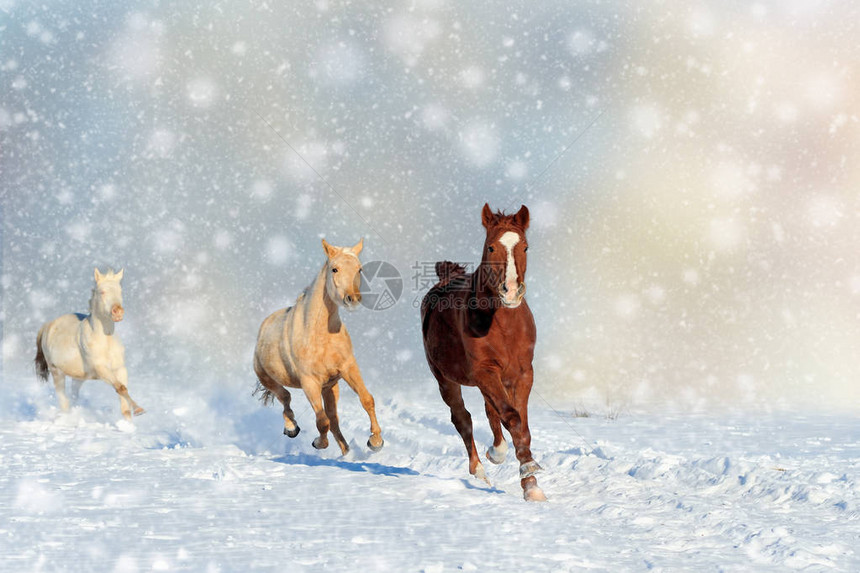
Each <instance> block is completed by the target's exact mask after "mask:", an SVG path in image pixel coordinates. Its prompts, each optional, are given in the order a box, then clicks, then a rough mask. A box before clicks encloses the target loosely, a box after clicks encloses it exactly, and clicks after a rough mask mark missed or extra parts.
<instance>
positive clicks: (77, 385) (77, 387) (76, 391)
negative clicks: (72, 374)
mask: <svg viewBox="0 0 860 573" xmlns="http://www.w3.org/2000/svg"><path fill="white" fill-rule="evenodd" d="M83 383H84V381H83V380H81V379H80V378H72V390H71V392H69V394H70V396H69V398H70V399H71V402H72V404H77V403H78V398H80V396H81V385H82V384H83Z"/></svg>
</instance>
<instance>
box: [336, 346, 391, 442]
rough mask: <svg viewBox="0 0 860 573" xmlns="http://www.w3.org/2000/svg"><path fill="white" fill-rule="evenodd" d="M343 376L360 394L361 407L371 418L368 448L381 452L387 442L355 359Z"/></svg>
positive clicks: (347, 366) (345, 369) (351, 361)
mask: <svg viewBox="0 0 860 573" xmlns="http://www.w3.org/2000/svg"><path fill="white" fill-rule="evenodd" d="M341 376H342V377H343V379H344V380H346V383H347V384H349V387H350V388H352V389H353V391H355V393H356V394H358V399H359V400H361V407H362V408H364V411H365V412H367V415H368V417H369V418H370V438H369V439H368V440H367V447H368V448H370V449H371V450H373V451H374V452H376V451H379V450H380V449H381V448H382V446H383V445H384V444H385V441H384V440H383V439H382V429H381V428H380V427H379V422H377V421H376V403H375V402H374V400H373V396H372V395H371V394H370V392H368V391H367V387H366V386H365V385H364V380H362V378H361V371H360V370H359V369H358V364H357V363H356V362H355V359H354V358H353V359H352V360H350V362H349V364H347V365H346V368H344V369H343V371H342V372H341Z"/></svg>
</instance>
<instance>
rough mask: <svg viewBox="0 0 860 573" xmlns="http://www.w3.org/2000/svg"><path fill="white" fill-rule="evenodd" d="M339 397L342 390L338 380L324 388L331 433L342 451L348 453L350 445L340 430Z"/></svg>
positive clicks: (324, 403)
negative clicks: (338, 415)
mask: <svg viewBox="0 0 860 573" xmlns="http://www.w3.org/2000/svg"><path fill="white" fill-rule="evenodd" d="M339 397H340V390H339V389H338V385H337V382H335V383H334V385H332V386H330V387H328V388H324V389H323V391H322V398H323V405H324V406H325V413H326V416H328V421H329V424H331V435H332V436H334V440H335V441H336V442H337V445H338V446H340V451H341V453H342V454H344V455H346V453H347V452H348V451H349V446H348V445H347V443H346V440H345V439H344V437H343V434H342V433H341V432H340V422H339V421H338V419H337V400H338V398H339Z"/></svg>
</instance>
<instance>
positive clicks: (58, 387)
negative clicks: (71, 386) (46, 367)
mask: <svg viewBox="0 0 860 573" xmlns="http://www.w3.org/2000/svg"><path fill="white" fill-rule="evenodd" d="M51 377H52V378H53V379H54V390H55V391H56V393H57V401H58V402H59V403H60V409H61V410H62V411H63V412H68V411H69V399H68V398H66V375H65V374H63V371H62V370H60V369H59V368H51Z"/></svg>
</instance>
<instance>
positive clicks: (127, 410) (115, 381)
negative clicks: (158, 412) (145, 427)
mask: <svg viewBox="0 0 860 573" xmlns="http://www.w3.org/2000/svg"><path fill="white" fill-rule="evenodd" d="M94 369H95V372H96V377H98V378H99V379H100V380H104V381H105V382H107V383H108V384H110V385H111V386H113V389H114V390H115V391H116V393H117V394H119V408H120V410H121V411H122V415H123V417H124V418H125V419H126V420H131V408H132V407H134V412H135V415H137V414H143V408H141V407H140V406H138V405H137V404H135V402H134V400H132V399H131V396H129V395H128V387H127V386H126V382H128V372H126V369H125V367H124V366H123V367H122V368H119V369H117V370H116V371H111V370H110V369H108V368H107V367H105V366H96V367H95V368H94Z"/></svg>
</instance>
